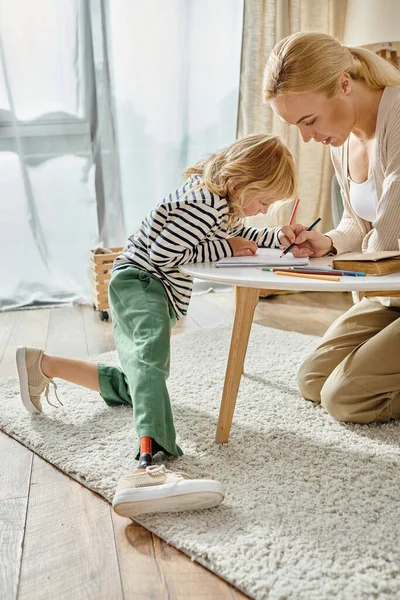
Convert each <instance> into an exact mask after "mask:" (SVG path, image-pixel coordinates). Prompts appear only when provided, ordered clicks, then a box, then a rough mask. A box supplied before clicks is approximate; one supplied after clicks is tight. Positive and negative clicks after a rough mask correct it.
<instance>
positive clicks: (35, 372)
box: [16, 346, 62, 414]
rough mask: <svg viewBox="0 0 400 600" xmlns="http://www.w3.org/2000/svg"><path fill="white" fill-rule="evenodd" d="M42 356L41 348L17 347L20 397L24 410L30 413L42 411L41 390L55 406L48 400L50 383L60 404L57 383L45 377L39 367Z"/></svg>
mask: <svg viewBox="0 0 400 600" xmlns="http://www.w3.org/2000/svg"><path fill="white" fill-rule="evenodd" d="M42 357H43V350H41V349H40V348H26V347H25V346H20V347H19V348H17V354H16V361H17V369H18V377H19V387H20V390H21V398H22V402H23V403H24V406H25V408H26V410H27V411H28V412H30V413H31V414H34V413H40V412H42V403H41V401H40V396H41V395H42V394H43V392H44V395H45V397H46V400H47V402H48V403H49V404H51V406H56V405H55V404H52V403H51V402H50V400H49V385H50V383H51V384H52V385H53V387H54V393H55V395H56V398H57V400H58V402H59V403H60V404H61V405H62V402H61V400H60V399H59V397H58V395H57V385H56V383H55V381H54V379H52V378H51V377H46V375H45V374H44V373H43V371H42V369H41V366H40V365H41V363H42ZM56 408H57V407H56Z"/></svg>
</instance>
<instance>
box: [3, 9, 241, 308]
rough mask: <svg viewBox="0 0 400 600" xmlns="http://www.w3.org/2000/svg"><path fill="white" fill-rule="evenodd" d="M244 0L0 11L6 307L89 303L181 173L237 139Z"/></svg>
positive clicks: (4, 293) (4, 300)
mask: <svg viewBox="0 0 400 600" xmlns="http://www.w3.org/2000/svg"><path fill="white" fill-rule="evenodd" d="M242 5H243V0H190V1H187V0H169V2H167V3H166V2H165V1H164V0H152V1H151V2H143V1H141V0H112V1H111V0H90V1H86V0H57V1H56V2H54V0H35V2H31V1H30V0H13V1H12V2H10V1H9V0H0V236H1V239H2V241H3V244H2V248H3V252H1V253H0V309H3V310H4V309H7V308H15V307H19V306H24V305H37V304H41V303H60V302H65V301H90V281H89V275H88V267H87V262H88V250H89V249H90V248H93V247H94V246H96V245H97V244H99V243H100V244H103V245H123V244H124V242H125V237H126V236H127V235H128V234H130V233H132V232H133V231H135V229H136V228H137V227H138V226H139V224H140V221H141V219H142V218H143V217H144V216H145V214H146V213H147V212H148V211H149V210H150V209H151V208H152V207H153V206H154V204H155V203H156V202H158V201H159V200H161V199H162V198H163V196H165V195H166V194H167V193H169V192H170V191H171V190H172V189H173V188H175V187H176V185H177V184H178V182H179V181H180V173H181V170H182V169H183V168H184V167H185V166H187V165H188V164H190V163H192V162H194V161H195V160H197V159H198V158H199V156H201V155H203V154H205V153H209V152H213V151H214V150H216V149H218V148H220V147H221V146H223V145H225V144H228V143H230V142H232V141H233V140H234V139H235V136H236V120H237V103H238V88H239V76H240V52H241V32H242V16H243V15H242V12H243V6H242Z"/></svg>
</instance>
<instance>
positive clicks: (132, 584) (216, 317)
mask: <svg viewBox="0 0 400 600" xmlns="http://www.w3.org/2000/svg"><path fill="white" fill-rule="evenodd" d="M350 305H351V297H350V295H349V294H344V293H343V294H341V293H331V294H330V293H325V294H321V293H302V294H288V295H278V296H273V297H270V298H268V299H262V300H260V302H259V304H258V307H257V309H256V314H255V321H256V322H257V323H260V324H262V325H265V326H269V327H276V328H278V329H286V330H294V331H299V332H302V333H310V334H316V335H320V334H323V333H324V331H325V330H326V329H327V327H328V326H329V325H330V323H331V322H332V321H333V320H334V319H335V318H336V317H338V316H339V315H340V314H342V313H343V312H344V311H345V310H346V309H347V308H348V307H349V306H350ZM233 311H234V308H233V294H232V293H219V294H207V295H203V296H195V297H193V299H192V302H191V306H190V310H189V315H188V317H187V318H186V319H185V320H184V321H182V322H181V323H179V325H178V326H177V327H176V328H175V330H174V334H179V333H181V332H184V331H192V330H196V329H199V328H203V327H210V326H212V325H214V324H217V323H221V322H226V323H231V322H232V317H233ZM250 343H251V338H250ZM19 344H23V345H30V346H39V347H45V348H47V351H48V352H49V353H55V354H59V355H63V356H71V357H86V356H88V355H91V354H98V353H101V352H106V351H108V350H111V349H113V348H114V341H113V335H112V326H111V324H110V323H106V322H104V323H102V322H101V321H100V320H99V317H98V314H96V313H94V312H93V310H92V309H91V308H90V307H87V306H84V307H73V308H54V309H41V310H25V311H15V312H7V313H0V377H9V376H14V375H15V374H16V370H15V365H14V355H15V347H16V346H17V345H19ZM214 434H215V432H210V435H214ZM0 457H1V461H0V598H1V600H15V599H16V598H18V599H19V600H28V599H29V600H64V599H65V600H71V599H73V600H86V599H87V600H94V599H95V600H103V599H104V600H114V599H115V600H117V599H120V598H121V599H122V598H125V599H126V600H146V599H152V600H187V599H188V598H190V599H191V600H197V599H198V600H200V599H201V600H204V599H208V600H224V599H228V598H229V599H230V600H234V599H243V598H245V596H244V595H243V594H241V593H240V592H238V591H237V590H235V589H234V588H233V587H231V586H230V585H228V584H227V583H225V582H224V581H222V580H221V579H219V578H218V577H216V576H215V575H214V574H212V573H210V572H209V571H207V570H206V569H204V568H202V567H201V566H199V565H197V564H196V563H193V562H191V561H190V560H189V559H188V558H187V557H186V556H185V555H183V554H182V553H181V552H179V551H177V550H176V549H174V548H172V547H171V546H169V545H167V544H165V543H164V542H162V541H161V540H160V539H159V538H157V537H156V536H154V535H152V534H150V533H149V532H148V531H146V530H145V529H143V528H142V527H140V526H139V525H136V524H135V523H132V522H131V521H129V520H128V519H124V518H122V517H118V516H117V515H116V514H114V513H113V511H112V510H111V507H110V505H109V504H108V503H107V502H105V501H104V500H103V499H102V498H100V497H99V496H97V495H96V494H93V493H92V492H90V491H89V490H88V489H86V488H85V487H83V486H82V485H80V484H78V483H76V482H75V481H73V480H72V479H70V478H69V477H67V476H66V475H64V474H62V473H61V472H60V471H58V470H57V469H56V468H54V467H52V466H51V465H50V464H48V463H46V462H45V461H44V460H42V459H40V458H39V457H38V456H36V455H35V454H33V453H32V452H30V451H29V450H27V449H26V448H25V447H24V446H22V445H21V444H19V443H17V442H16V441H14V440H12V439H11V438H9V437H8V436H6V435H5V434H2V433H0ZM132 466H133V465H132Z"/></svg>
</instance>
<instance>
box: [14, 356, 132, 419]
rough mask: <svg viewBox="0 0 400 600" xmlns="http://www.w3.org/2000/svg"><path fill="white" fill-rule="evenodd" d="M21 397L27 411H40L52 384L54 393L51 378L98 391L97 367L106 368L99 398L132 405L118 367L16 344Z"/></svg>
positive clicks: (113, 404) (110, 403)
mask: <svg viewBox="0 0 400 600" xmlns="http://www.w3.org/2000/svg"><path fill="white" fill-rule="evenodd" d="M16 360H17V368H18V376H19V382H20V389H21V398H22V401H23V404H24V406H25V408H26V409H27V410H28V411H29V412H30V413H40V412H42V403H41V396H42V395H43V394H45V396H46V398H47V401H48V402H49V404H53V403H52V402H51V400H50V399H49V386H50V384H52V385H53V387H54V391H55V395H56V398H57V400H58V401H59V403H60V404H62V402H61V400H60V399H59V397H58V395H57V391H56V390H57V385H56V383H55V381H54V377H56V378H58V379H64V380H65V381H70V382H71V383H76V384H78V385H81V386H83V387H86V388H89V389H91V390H94V391H96V392H99V391H100V384H99V370H100V369H103V370H106V371H107V376H108V379H109V381H110V385H109V389H108V391H107V393H106V394H103V399H104V400H105V402H106V403H107V404H108V405H110V406H115V405H119V404H129V405H132V402H131V399H130V395H129V390H128V386H127V382H126V379H125V377H124V375H123V373H122V372H121V369H120V368H119V367H106V366H103V365H98V364H97V363H92V362H88V361H85V360H76V359H73V358H64V357H61V356H51V355H49V354H44V353H43V350H41V349H40V348H26V347H24V346H23V347H19V348H18V349H17V354H16Z"/></svg>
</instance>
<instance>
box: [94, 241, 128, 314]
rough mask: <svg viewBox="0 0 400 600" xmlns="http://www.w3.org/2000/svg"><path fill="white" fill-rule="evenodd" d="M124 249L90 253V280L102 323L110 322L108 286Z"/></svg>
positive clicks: (100, 249)
mask: <svg viewBox="0 0 400 600" xmlns="http://www.w3.org/2000/svg"><path fill="white" fill-rule="evenodd" d="M122 250H123V248H96V249H95V250H90V251H89V266H90V280H91V283H92V293H93V308H94V309H95V310H98V311H100V318H101V320H102V321H107V320H108V316H109V315H108V310H109V308H110V306H109V304H108V284H109V282H110V277H111V269H112V267H113V263H114V260H115V258H116V257H117V256H118V255H119V254H121V252H122Z"/></svg>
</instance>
